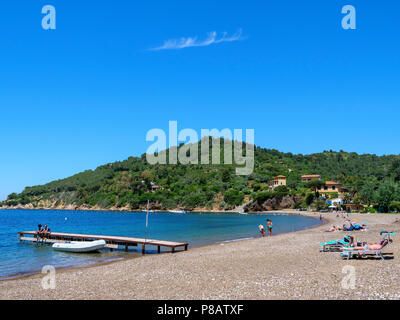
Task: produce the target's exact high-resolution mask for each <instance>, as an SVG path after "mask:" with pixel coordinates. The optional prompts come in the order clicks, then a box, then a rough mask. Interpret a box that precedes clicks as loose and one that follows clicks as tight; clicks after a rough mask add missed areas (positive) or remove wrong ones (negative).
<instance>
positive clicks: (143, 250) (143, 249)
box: [142, 243, 146, 254]
mask: <svg viewBox="0 0 400 320" xmlns="http://www.w3.org/2000/svg"><path fill="white" fill-rule="evenodd" d="M145 252H146V251H145V244H144V243H143V244H142V254H145Z"/></svg>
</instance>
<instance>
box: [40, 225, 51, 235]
mask: <svg viewBox="0 0 400 320" xmlns="http://www.w3.org/2000/svg"><path fill="white" fill-rule="evenodd" d="M49 235H50V228H49V227H48V226H47V224H45V225H44V229H43V232H42V236H43V237H48V236H49Z"/></svg>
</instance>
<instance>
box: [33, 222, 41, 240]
mask: <svg viewBox="0 0 400 320" xmlns="http://www.w3.org/2000/svg"><path fill="white" fill-rule="evenodd" d="M42 233H43V228H42V225H41V224H38V231H36V234H35V238H36V239H38V238H39V236H40V235H41V234H42Z"/></svg>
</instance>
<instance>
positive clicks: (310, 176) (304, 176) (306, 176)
mask: <svg viewBox="0 0 400 320" xmlns="http://www.w3.org/2000/svg"><path fill="white" fill-rule="evenodd" d="M301 177H302V178H320V177H321V176H320V175H319V174H305V175H303V176H301Z"/></svg>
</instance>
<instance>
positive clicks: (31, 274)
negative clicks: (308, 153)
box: [0, 209, 328, 282]
mask: <svg viewBox="0 0 400 320" xmlns="http://www.w3.org/2000/svg"><path fill="white" fill-rule="evenodd" d="M19 210H23V209H19ZM34 210H41V209H34ZM49 210H50V209H49ZM51 210H53V209H51ZM70 211H76V210H70ZM91 211H92V210H91ZM284 211H285V212H282V211H277V210H275V211H274V212H275V213H288V212H286V210H284ZM134 212H136V211H134ZM160 212H165V211H160ZM268 212H271V213H272V212H273V211H268ZM303 212H304V211H303ZM192 213H196V212H192ZM210 213H216V212H210ZM233 213H237V212H233ZM304 213H305V214H303V216H306V217H309V218H314V219H319V218H317V217H314V216H311V214H314V213H313V212H304ZM237 214H239V213H237ZM249 214H258V213H249ZM315 214H316V213H315ZM322 221H323V222H322V223H320V224H317V225H315V226H311V227H308V228H305V229H300V230H296V231H288V232H283V233H278V234H275V235H273V237H276V236H279V235H281V234H288V233H296V232H300V231H303V230H308V229H313V228H318V227H320V226H322V225H325V224H327V223H328V222H327V220H326V219H323V220H322ZM258 238H261V237H253V238H239V239H233V240H226V241H222V240H219V241H217V242H212V243H207V244H200V245H196V246H193V247H191V248H189V249H190V250H194V249H196V248H203V247H208V246H215V245H219V244H223V243H231V242H241V241H248V240H253V239H258ZM266 238H268V237H266ZM176 253H178V254H179V253H180V251H177V252H176ZM161 254H170V252H164V253H161ZM130 255H132V256H126V257H122V258H118V259H112V258H110V260H108V261H102V262H94V263H90V264H87V265H83V266H63V267H57V268H56V270H57V271H60V272H63V271H68V270H80V269H87V268H92V267H96V266H101V265H107V264H112V263H117V262H119V261H123V260H130V259H138V258H141V257H143V255H142V254H141V253H139V252H131V253H130ZM148 255H149V254H148ZM150 255H153V254H150ZM41 274H42V273H41V271H40V270H36V271H31V272H26V273H23V274H18V273H17V274H12V275H7V276H4V277H5V278H2V277H0V282H3V281H13V280H18V279H24V278H29V277H34V276H38V275H41Z"/></svg>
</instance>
